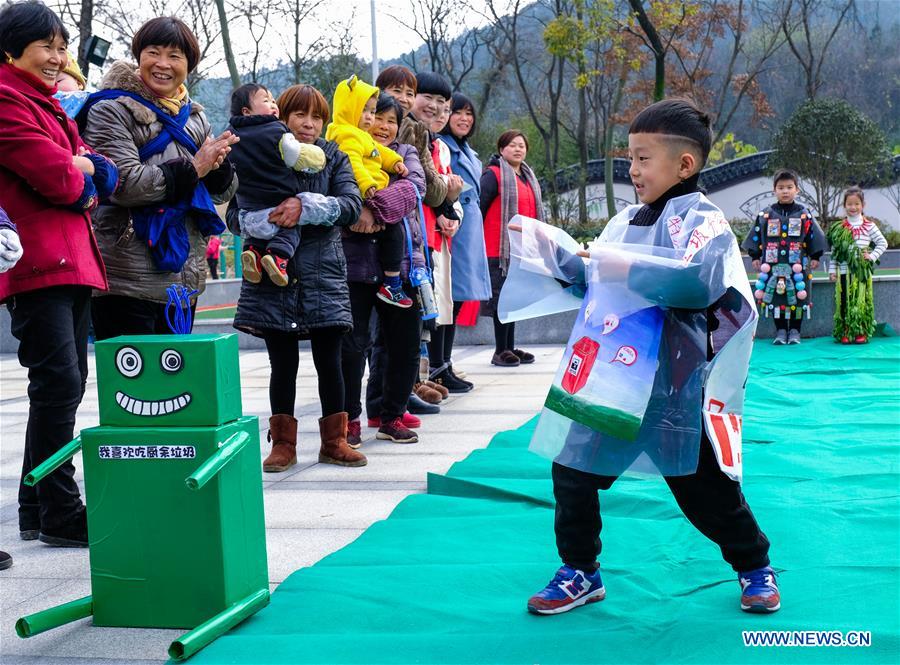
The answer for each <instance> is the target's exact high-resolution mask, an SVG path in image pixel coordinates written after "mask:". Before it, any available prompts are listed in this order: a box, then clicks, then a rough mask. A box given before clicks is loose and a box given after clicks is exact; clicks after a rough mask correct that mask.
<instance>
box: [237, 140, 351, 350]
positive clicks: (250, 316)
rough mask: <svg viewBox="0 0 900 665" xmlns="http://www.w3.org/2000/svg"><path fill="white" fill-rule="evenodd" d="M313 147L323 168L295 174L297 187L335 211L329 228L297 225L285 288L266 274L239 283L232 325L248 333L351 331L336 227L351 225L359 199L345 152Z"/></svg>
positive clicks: (332, 146) (319, 143)
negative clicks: (332, 203) (326, 200)
mask: <svg viewBox="0 0 900 665" xmlns="http://www.w3.org/2000/svg"><path fill="white" fill-rule="evenodd" d="M316 145H317V146H319V147H320V148H322V150H323V151H324V152H325V168H324V169H322V170H321V171H320V172H319V173H314V174H311V175H309V174H302V173H300V174H297V180H298V185H299V188H298V190H297V191H298V193H300V192H312V193H316V194H324V195H326V196H331V197H334V198H335V199H336V200H337V202H338V204H339V206H340V214H339V216H338V218H337V219H336V220H335V221H334V226H330V227H329V226H301V227H300V246H299V247H298V248H297V251H296V252H295V253H294V256H293V258H291V260H290V262H289V263H288V277H289V281H288V285H287V286H276V285H275V284H273V283H272V282H271V281H269V279H268V278H266V277H263V280H262V281H261V282H260V283H259V284H252V283H250V282H248V281H247V280H244V281H243V283H242V284H241V296H240V299H239V300H238V306H237V312H236V314H235V317H234V327H235V328H237V329H238V330H241V331H243V332H246V333H250V334H251V335H256V336H258V337H263V336H265V334H266V333H267V332H286V333H296V335H297V336H298V337H299V338H301V339H308V338H309V333H310V331H312V330H321V329H325V328H338V333H342V332H347V331H350V330H352V329H353V317H352V316H351V314H350V291H349V288H348V287H347V261H346V260H345V258H344V250H343V247H342V246H341V228H340V227H343V226H351V225H353V224H355V223H356V220H357V218H358V217H359V211H360V209H361V208H362V199H361V198H360V195H359V186H358V185H357V184H356V178H354V176H353V169H351V168H350V161H349V160H348V159H347V155H345V154H344V153H343V152H341V151H340V150H339V149H338V147H337V144H336V143H334V142H333V141H324V140H322V139H318V140H317V141H316ZM235 212H236V208H235V207H234V206H232V207H231V208H229V214H228V226H229V228H230V230H231V232H232V233H235V234H236V235H237V234H239V233H240V229H239V228H238V225H237V215H236V214H234V213H235Z"/></svg>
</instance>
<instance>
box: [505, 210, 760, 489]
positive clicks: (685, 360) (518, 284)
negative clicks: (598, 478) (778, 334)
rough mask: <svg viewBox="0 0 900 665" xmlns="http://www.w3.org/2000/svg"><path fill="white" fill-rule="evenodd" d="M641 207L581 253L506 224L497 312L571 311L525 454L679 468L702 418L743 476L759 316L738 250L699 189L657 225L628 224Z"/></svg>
mask: <svg viewBox="0 0 900 665" xmlns="http://www.w3.org/2000/svg"><path fill="white" fill-rule="evenodd" d="M639 209H640V206H630V207H628V208H627V209H625V210H624V211H622V212H621V213H619V214H618V215H616V216H615V217H614V218H613V219H611V220H610V221H609V224H607V226H606V228H605V229H604V231H603V233H602V234H601V235H600V237H598V238H597V239H596V240H595V241H594V242H593V243H591V246H590V248H589V249H590V254H591V258H590V259H583V258H581V257H579V256H578V255H577V252H578V251H579V250H580V249H581V247H580V245H579V244H578V243H577V242H576V241H575V240H573V239H572V238H571V237H569V236H568V235H567V234H566V233H564V232H563V231H561V230H560V229H558V228H555V227H552V226H549V225H547V224H543V223H541V222H538V221H536V220H532V219H529V218H524V217H521V216H517V217H515V218H513V219H512V220H511V224H518V225H521V226H522V228H523V231H522V233H514V232H510V256H511V258H510V270H509V274H508V276H507V279H506V283H505V284H504V286H503V290H502V292H501V295H500V302H499V314H500V318H501V320H503V321H504V322H510V321H517V320H522V319H528V318H534V317H537V316H544V315H547V314H553V313H557V312H564V311H571V310H575V309H577V310H578V317H577V319H576V322H575V326H574V328H573V330H572V334H571V336H570V338H569V342H568V344H567V345H566V350H565V353H564V355H563V359H562V362H561V363H560V366H559V369H558V370H557V372H556V376H555V377H554V380H553V384H552V386H551V388H550V393H549V395H548V397H547V401H546V403H545V406H544V409H543V410H542V412H541V417H540V420H539V422H538V426H537V428H536V429H535V433H534V437H533V439H532V442H531V450H533V451H534V452H537V453H538V454H540V455H543V456H545V457H548V458H550V459H554V460H555V461H556V462H558V463H560V464H563V465H564V466H568V467H571V468H575V469H578V470H581V471H586V472H589V473H595V474H600V475H607V476H618V475H621V474H622V473H623V472H624V471H626V470H628V469H631V470H634V471H640V472H649V473H660V474H662V475H665V476H677V475H687V474H691V473H694V472H695V471H696V469H697V460H698V456H699V449H700V440H701V436H700V433H701V429H700V428H701V427H702V428H705V431H706V434H707V436H708V438H709V440H710V441H711V443H712V445H713V449H714V450H715V453H716V457H717V460H718V462H719V466H720V467H721V469H722V471H723V472H725V473H726V474H727V475H728V476H729V477H731V478H732V479H734V480H737V481H740V479H741V475H742V455H741V429H742V413H743V405H744V384H745V382H746V378H747V369H748V364H749V360H750V352H751V350H752V340H753V335H754V333H755V331H756V322H757V313H756V308H755V307H754V306H753V296H752V293H751V291H750V285H749V280H748V278H747V274H746V272H745V270H744V267H743V263H742V261H741V257H740V250H739V248H738V245H737V242H736V240H735V237H734V234H733V233H732V232H731V229H730V227H729V226H728V222H727V221H726V220H725V218H724V216H723V214H722V212H721V210H719V209H718V208H717V207H716V206H715V205H714V204H713V203H712V202H710V201H709V199H707V198H706V197H705V196H704V195H703V194H700V193H694V194H688V195H685V196H680V197H676V198H673V199H671V200H670V201H669V202H668V203H667V204H666V207H665V208H664V209H663V212H662V214H661V216H660V218H659V220H658V221H657V222H656V223H655V224H653V225H652V226H646V227H641V226H630V225H629V222H630V220H631V219H632V218H633V217H634V215H635V213H636V212H637V211H638V210H639ZM708 329H709V330H711V331H712V332H711V334H710V336H709V340H708V339H707V330H708ZM708 345H709V346H711V347H712V352H713V356H712V360H711V361H708V360H707V358H708V357H709V356H708V351H709V349H708Z"/></svg>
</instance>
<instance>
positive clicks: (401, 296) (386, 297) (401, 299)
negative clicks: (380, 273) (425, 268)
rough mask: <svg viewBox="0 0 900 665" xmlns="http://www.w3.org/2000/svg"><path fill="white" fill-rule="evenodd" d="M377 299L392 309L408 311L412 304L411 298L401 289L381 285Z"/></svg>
mask: <svg viewBox="0 0 900 665" xmlns="http://www.w3.org/2000/svg"><path fill="white" fill-rule="evenodd" d="M378 297H379V298H380V299H381V300H383V301H384V302H386V303H387V304H388V305H393V306H394V307H400V308H402V309H409V308H410V307H412V304H413V301H412V298H410V297H409V296H408V295H406V292H405V291H404V290H403V287H400V286H390V285H389V284H382V285H381V288H380V289H378Z"/></svg>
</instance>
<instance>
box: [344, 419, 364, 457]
mask: <svg viewBox="0 0 900 665" xmlns="http://www.w3.org/2000/svg"><path fill="white" fill-rule="evenodd" d="M361 427H362V426H361V425H360V423H359V418H354V419H353V420H350V421H347V445H348V446H350V447H351V448H353V450H356V449H357V448H359V447H360V446H361V445H362V429H361Z"/></svg>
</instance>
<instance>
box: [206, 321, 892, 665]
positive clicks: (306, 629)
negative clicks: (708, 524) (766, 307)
mask: <svg viewBox="0 0 900 665" xmlns="http://www.w3.org/2000/svg"><path fill="white" fill-rule="evenodd" d="M746 411H747V412H746V415H745V430H744V435H745V442H744V463H745V476H746V477H745V482H744V492H745V494H746V495H747V497H748V501H749V503H750V505H751V506H752V507H753V510H754V512H755V513H756V516H757V519H758V520H759V522H760V524H761V526H762V528H763V530H764V531H765V532H766V534H767V535H768V537H769V539H770V540H771V541H772V549H771V552H770V554H771V557H772V562H773V565H774V567H775V568H776V570H778V571H779V577H778V580H779V585H780V587H781V593H782V610H781V611H780V612H778V613H776V614H772V615H748V614H745V613H743V612H741V611H740V610H739V606H738V597H739V586H738V583H737V581H736V579H735V575H734V573H733V572H732V571H731V569H730V567H729V566H727V565H726V564H725V563H724V562H723V561H722V559H721V556H720V554H719V551H718V548H717V547H715V546H714V545H713V544H712V543H710V542H709V541H707V540H705V539H704V538H703V536H701V535H700V534H699V533H698V532H696V531H695V530H694V529H693V528H692V527H691V526H690V525H689V524H688V522H687V521H686V520H685V518H684V517H683V516H682V515H681V513H680V512H679V510H678V508H677V507H676V505H675V503H674V501H673V499H672V497H671V495H670V494H669V493H668V490H667V488H666V486H665V484H664V483H663V482H662V479H660V478H649V479H648V478H632V477H626V478H622V479H620V480H619V482H617V483H616V484H615V485H614V486H613V488H612V489H611V490H609V491H607V492H604V493H602V494H601V506H602V510H603V523H604V528H603V539H604V550H603V556H602V559H601V566H602V572H603V580H604V584H605V586H606V589H607V597H606V600H604V601H603V602H601V603H597V604H594V605H589V606H587V607H584V608H581V609H578V610H575V611H574V612H570V613H568V614H563V615H557V616H547V617H542V616H532V615H529V614H528V613H527V612H526V611H525V604H526V600H527V598H528V596H530V595H531V594H532V593H534V592H535V591H537V590H538V589H540V588H541V587H542V586H543V585H544V584H545V583H546V582H547V581H548V580H549V579H550V577H552V575H553V573H554V572H555V570H556V568H557V567H558V565H559V564H558V560H557V558H556V551H555V545H554V539H553V501H552V492H551V485H550V480H549V462H548V461H547V460H544V459H541V458H539V457H537V456H535V455H533V454H531V453H529V452H528V451H527V445H528V440H529V436H530V432H531V430H532V428H533V426H534V422H533V421H532V422H530V423H528V424H526V425H524V426H523V427H522V428H520V429H519V430H515V431H511V432H501V433H499V434H498V435H497V436H495V437H494V439H493V442H492V443H491V445H490V446H489V447H488V448H487V449H484V450H477V451H475V452H473V453H472V454H471V455H470V456H469V457H468V458H467V459H466V460H464V461H462V462H460V463H458V464H456V465H454V467H453V468H452V469H451V470H450V471H449V472H448V473H447V474H446V475H445V476H437V475H432V476H431V477H430V478H429V494H427V495H414V496H411V497H409V498H407V499H406V500H404V501H403V502H402V503H401V504H400V505H399V506H398V507H397V508H396V510H395V511H394V513H393V514H392V515H391V516H390V518H388V519H387V520H384V521H382V522H378V523H376V524H374V525H373V526H372V527H371V528H370V529H368V530H367V531H366V532H365V533H364V534H363V535H362V536H360V538H359V539H358V540H356V541H355V542H354V543H352V544H351V545H349V546H347V547H345V548H344V549H342V550H340V551H338V552H336V553H334V554H332V555H331V556H329V557H327V558H326V559H324V560H322V561H321V562H320V563H318V564H317V565H315V566H312V567H311V568H305V569H302V570H299V571H297V572H296V573H294V574H293V575H291V576H290V577H289V578H288V579H286V580H285V581H284V583H283V584H281V586H279V587H278V589H277V590H276V592H275V593H274V595H273V597H272V602H271V604H270V605H269V606H268V607H267V608H265V609H264V610H262V611H261V612H259V613H258V614H257V615H256V616H254V617H252V618H251V619H249V620H248V621H246V622H245V623H244V624H242V625H241V626H239V627H238V628H237V629H235V630H234V631H232V632H231V633H229V634H227V635H225V636H224V637H222V638H220V639H219V640H218V641H217V642H215V643H214V644H213V645H212V646H210V647H208V648H207V649H205V650H204V651H203V652H201V653H200V654H199V655H198V656H196V657H195V658H194V659H193V661H192V662H194V663H196V664H200V663H372V664H375V663H498V664H499V663H523V664H529V665H531V664H534V663H540V664H545V663H759V662H765V663H771V662H775V663H855V662H859V663H874V662H878V663H897V662H900V571H898V564H900V473H898V471H900V339H898V338H879V339H875V340H873V341H872V343H870V344H868V345H865V346H850V347H847V346H840V345H836V344H834V343H833V342H832V341H831V340H830V339H817V340H812V341H807V342H804V343H803V345H802V346H800V347H795V346H790V347H773V346H771V344H770V343H769V342H768V341H765V340H760V341H758V342H757V343H756V346H755V347H754V354H753V360H752V368H751V373H750V379H749V382H748V387H747V410H746ZM768 629H771V630H786V631H806V630H823V631H825V630H828V631H831V630H834V631H844V632H846V631H853V630H862V631H871V646H869V647H859V648H851V647H832V648H826V647H816V648H810V647H745V646H744V645H743V641H742V631H747V630H768Z"/></svg>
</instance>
